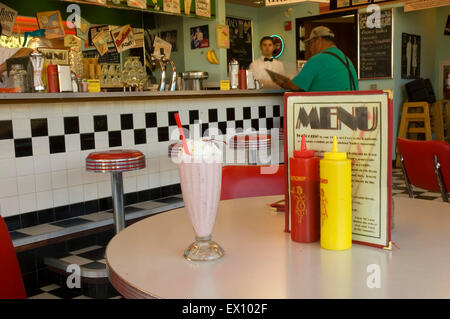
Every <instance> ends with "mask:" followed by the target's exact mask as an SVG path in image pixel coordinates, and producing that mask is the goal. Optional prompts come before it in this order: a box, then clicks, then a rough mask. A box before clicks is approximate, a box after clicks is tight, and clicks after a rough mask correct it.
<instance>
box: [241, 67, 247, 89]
mask: <svg viewBox="0 0 450 319" xmlns="http://www.w3.org/2000/svg"><path fill="white" fill-rule="evenodd" d="M239 88H240V89H241V90H247V71H246V70H244V69H240V70H239Z"/></svg>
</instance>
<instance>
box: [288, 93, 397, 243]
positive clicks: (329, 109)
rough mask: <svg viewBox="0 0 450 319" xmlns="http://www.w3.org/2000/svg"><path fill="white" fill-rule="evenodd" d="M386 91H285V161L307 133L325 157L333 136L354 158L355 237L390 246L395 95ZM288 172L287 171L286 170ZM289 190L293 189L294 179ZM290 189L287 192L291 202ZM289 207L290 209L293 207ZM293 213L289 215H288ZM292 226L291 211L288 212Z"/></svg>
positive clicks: (309, 142)
mask: <svg viewBox="0 0 450 319" xmlns="http://www.w3.org/2000/svg"><path fill="white" fill-rule="evenodd" d="M389 95H390V93H388V92H383V91H370V92H359V93H356V94H355V92H348V93H347V92H345V93H344V92H340V93H304V94H302V93H288V94H286V105H285V111H286V113H285V114H286V119H285V121H286V126H285V129H286V135H285V139H286V141H285V163H288V164H287V165H288V172H289V169H290V168H289V160H288V159H289V158H290V157H292V156H293V151H294V150H298V149H300V146H301V145H300V143H301V135H302V134H305V137H306V142H307V146H308V149H312V150H314V151H315V156H317V157H319V158H320V159H322V158H323V156H324V153H325V152H330V151H331V147H332V141H333V136H337V139H338V144H339V151H340V152H347V156H348V158H349V159H350V160H351V161H352V215H353V217H352V225H353V231H352V233H353V234H352V239H353V241H354V242H356V243H361V244H367V245H371V246H376V247H387V246H389V243H390V241H391V235H390V234H391V233H390V230H391V224H390V216H391V215H390V214H391V199H392V197H391V176H392V174H391V170H392V156H391V153H392V138H391V136H392V132H391V129H392V100H391V99H390V98H389ZM288 176H289V175H288ZM287 182H288V188H287V189H288V190H290V182H289V179H287ZM290 196H291V195H290V191H288V192H287V194H286V207H288V208H289V203H290ZM286 211H288V212H289V211H290V210H289V209H288V210H286ZM288 219H289V220H288ZM286 230H287V231H289V230H290V213H288V214H286Z"/></svg>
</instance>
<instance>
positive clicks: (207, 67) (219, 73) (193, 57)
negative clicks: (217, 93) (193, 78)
mask: <svg viewBox="0 0 450 319" xmlns="http://www.w3.org/2000/svg"><path fill="white" fill-rule="evenodd" d="M216 12H217V15H216V17H215V19H214V20H205V19H198V18H187V17H183V35H184V36H183V41H184V65H185V71H204V72H208V74H209V79H208V82H219V81H220V80H221V79H222V80H223V79H226V78H227V68H226V64H227V57H226V52H227V51H226V49H217V42H216V24H225V0H217V1H216ZM203 25H208V27H209V42H210V43H209V48H205V49H195V50H191V38H190V36H191V35H190V32H191V28H193V27H197V26H203ZM208 50H214V51H215V52H216V55H217V58H218V60H219V62H220V64H218V65H217V64H210V63H209V62H208V61H207V59H206V52H207V51H208Z"/></svg>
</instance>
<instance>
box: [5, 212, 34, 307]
mask: <svg viewBox="0 0 450 319" xmlns="http://www.w3.org/2000/svg"><path fill="white" fill-rule="evenodd" d="M26 298H27V295H26V292H25V287H24V285H23V280H22V275H21V273H20V267H19V263H18V261H17V256H16V252H15V251H14V247H13V244H12V241H11V237H10V236H9V233H8V228H7V227H6V224H5V222H4V220H3V218H2V217H0V299H26Z"/></svg>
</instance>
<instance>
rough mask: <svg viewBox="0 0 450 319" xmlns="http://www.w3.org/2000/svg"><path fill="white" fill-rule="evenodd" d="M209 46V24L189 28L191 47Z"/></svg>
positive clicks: (201, 47)
mask: <svg viewBox="0 0 450 319" xmlns="http://www.w3.org/2000/svg"><path fill="white" fill-rule="evenodd" d="M203 48H209V26H208V25H202V26H198V27H194V28H191V49H192V50H194V49H203Z"/></svg>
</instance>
